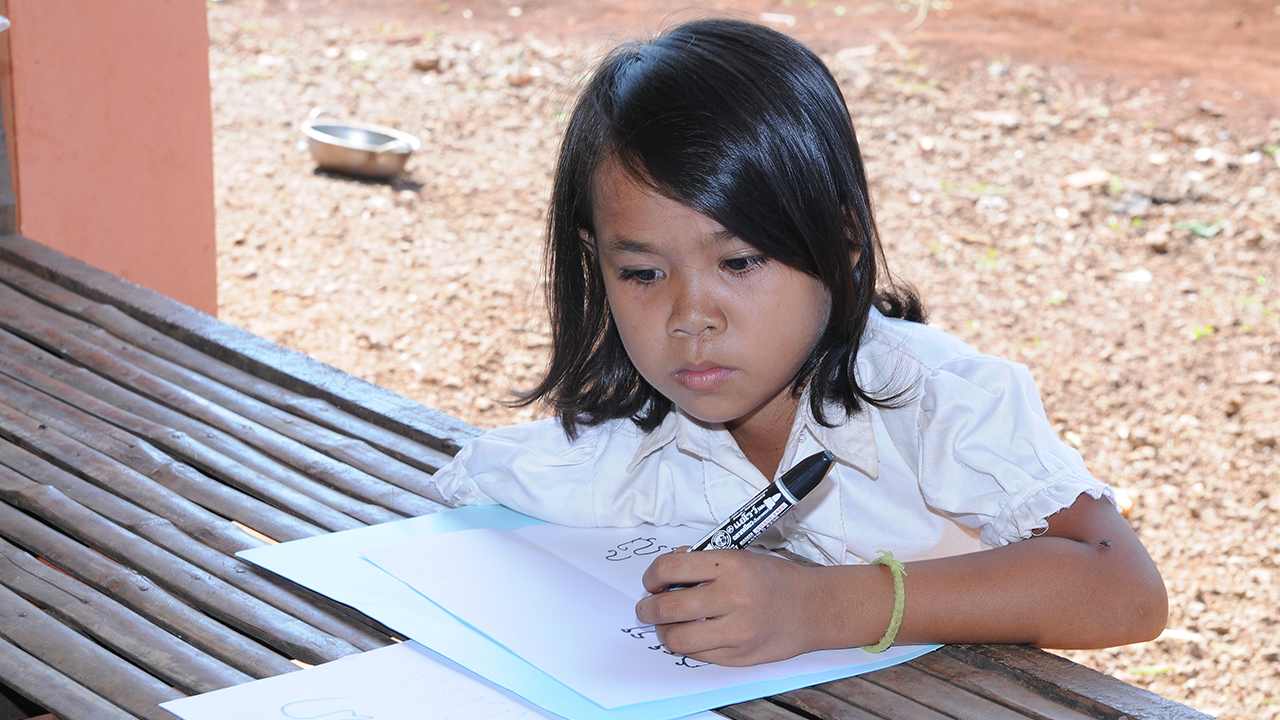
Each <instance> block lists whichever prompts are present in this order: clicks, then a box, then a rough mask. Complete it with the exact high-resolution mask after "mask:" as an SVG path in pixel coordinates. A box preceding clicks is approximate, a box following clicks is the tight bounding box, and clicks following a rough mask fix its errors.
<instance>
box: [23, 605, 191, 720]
mask: <svg viewBox="0 0 1280 720" xmlns="http://www.w3.org/2000/svg"><path fill="white" fill-rule="evenodd" d="M0 618H3V620H4V621H3V622H0V636H3V637H4V638H5V639H6V640H8V641H9V642H11V643H13V644H14V645H16V646H18V647H20V648H22V649H23V650H25V651H26V652H27V653H29V654H30V655H32V656H33V657H35V658H38V659H39V660H41V661H42V662H44V663H46V664H48V665H52V666H53V667H56V668H58V669H59V670H62V671H63V672H65V673H68V674H70V675H71V676H72V677H75V678H76V679H77V680H78V681H79V682H80V684H82V685H84V686H85V687H86V688H87V689H89V690H91V691H93V692H95V693H98V694H99V695H102V696H104V697H109V698H111V699H112V702H113V703H115V704H117V705H119V706H120V707H122V708H124V709H125V710H127V711H128V712H131V713H133V714H134V715H137V716H139V717H142V718H146V720H171V718H169V717H168V715H169V714H168V713H167V712H165V711H164V710H161V709H160V708H159V707H158V705H159V704H160V703H162V702H166V701H168V700H176V699H178V698H180V697H185V695H184V694H183V693H181V692H179V691H178V690H175V689H173V688H171V687H169V686H168V685H166V684H165V683H163V682H160V681H159V680H157V679H156V678H155V677H153V676H151V675H148V674H147V673H145V672H143V671H142V670H139V669H138V668H136V667H134V666H133V665H130V664H129V663H127V662H125V661H123V660H121V659H120V658H119V657H117V656H115V655H113V654H112V653H110V652H108V651H107V650H104V649H103V648H102V647H100V646H99V645H97V644H95V643H93V642H91V641H90V640H88V639H87V638H85V637H84V636H83V635H81V634H79V633H77V632H76V631H74V630H71V629H70V628H68V627H66V626H65V625H63V624H62V623H60V622H58V621H57V620H54V619H53V618H51V617H49V616H48V615H46V614H44V613H43V612H41V611H40V609H39V608H37V607H36V606H35V605H32V604H31V603H30V602H28V601H27V600H25V599H23V598H22V597H21V596H19V595H17V594H16V593H14V592H13V591H12V590H9V589H8V588H6V587H4V586H3V585H0Z"/></svg>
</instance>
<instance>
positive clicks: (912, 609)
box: [636, 495, 1168, 665]
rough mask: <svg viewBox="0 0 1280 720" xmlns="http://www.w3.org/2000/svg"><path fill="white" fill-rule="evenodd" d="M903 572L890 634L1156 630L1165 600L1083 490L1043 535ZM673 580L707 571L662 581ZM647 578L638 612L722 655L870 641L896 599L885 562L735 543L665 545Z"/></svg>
mask: <svg viewBox="0 0 1280 720" xmlns="http://www.w3.org/2000/svg"><path fill="white" fill-rule="evenodd" d="M906 571H907V572H906V577H905V579H904V580H905V590H906V603H905V609H904V613H903V616H902V625H901V628H900V630H899V632H898V636H897V642H898V644H917V643H961V642H971V643H1026V644H1032V645H1037V646H1041V647H1053V648H1095V647H1109V646H1113V645H1121V644H1127V643H1131V642H1139V641H1143V640H1150V639H1152V638H1154V637H1155V636H1156V635H1158V634H1159V633H1160V632H1161V631H1162V630H1163V629H1164V625H1165V620H1166V616H1167V613H1168V599H1167V596H1166V593H1165V588H1164V583H1163V581H1162V580H1161V578H1160V574H1159V572H1158V571H1157V570H1156V567H1155V563H1153V562H1152V560H1151V558H1150V556H1149V555H1148V554H1147V552H1146V550H1145V549H1144V548H1143V547H1142V544H1141V543H1140V542H1139V541H1138V538H1137V536H1136V535H1134V533H1133V531H1132V530H1130V529H1129V526H1128V524H1127V523H1126V522H1125V520H1124V519H1123V518H1122V517H1121V516H1120V514H1119V513H1118V512H1117V511H1116V510H1115V508H1114V506H1112V505H1111V503H1110V502H1107V501H1106V500H1095V499H1093V498H1091V497H1089V496H1087V495H1082V496H1080V497H1079V498H1078V499H1077V501H1076V502H1075V503H1074V504H1073V505H1072V506H1071V507H1069V508H1067V509H1065V510H1062V511H1061V512H1059V513H1058V514H1056V515H1054V516H1053V517H1051V518H1050V521H1049V529H1048V530H1047V531H1046V532H1045V533H1044V534H1043V535H1040V536H1038V537H1034V538H1029V539H1027V540H1023V541H1021V542H1016V543H1011V544H1009V545H1006V546H1003V547H999V548H995V549H991V550H985V551H982V552H976V553H969V554H965V555H957V556H953V557H949V558H942V559H936V560H924V561H919V562H911V563H907V564H906ZM676 583H703V584H702V585H699V586H698V587H692V588H686V589H681V590H676V591H672V592H662V591H663V590H664V589H665V588H666V587H667V586H668V585H671V584H676ZM645 586H646V588H648V589H649V590H650V591H651V592H654V593H655V594H654V595H651V596H650V597H648V598H645V599H644V600H642V601H641V602H640V603H639V605H637V608H636V613H637V615H638V616H639V618H640V620H642V621H644V622H647V623H653V624H655V625H658V634H659V637H660V638H661V639H662V641H663V642H664V644H666V646H667V647H668V649H670V650H671V651H673V652H677V653H681V654H686V655H690V656H691V657H693V658H694V659H697V660H701V661H705V662H713V663H717V664H722V665H753V664H757V663H762V662H771V661H774V660H781V659H784V658H788V657H792V656H794V655H798V654H800V653H804V652H810V651H813V650H824V649H834V648H848V647H861V646H864V645H871V644H874V643H876V642H877V641H879V640H880V638H881V636H882V635H883V634H884V632H885V628H886V627H887V626H888V625H889V620H890V617H891V616H892V614H893V604H894V589H893V579H892V575H891V573H890V571H889V570H888V569H887V568H885V567H883V566H879V565H847V566H834V567H803V566H800V565H796V564H794V563H790V562H788V561H785V560H782V559H780V558H777V557H771V556H765V555H758V554H755V553H750V552H743V551H709V552H697V553H672V554H668V555H663V556H661V557H659V558H658V559H656V560H655V561H654V563H653V565H652V566H651V567H650V569H649V571H648V572H647V573H646V574H645Z"/></svg>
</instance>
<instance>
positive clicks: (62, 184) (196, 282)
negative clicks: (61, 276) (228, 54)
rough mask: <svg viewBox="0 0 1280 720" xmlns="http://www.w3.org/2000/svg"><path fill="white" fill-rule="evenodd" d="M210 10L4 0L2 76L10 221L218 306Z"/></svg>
mask: <svg viewBox="0 0 1280 720" xmlns="http://www.w3.org/2000/svg"><path fill="white" fill-rule="evenodd" d="M205 12H206V11H205V3H204V0H0V14H3V15H5V16H7V17H8V18H9V19H10V20H11V21H12V23H13V26H12V27H11V28H10V29H9V30H7V31H5V32H4V33H3V35H4V36H5V37H4V38H3V42H0V64H3V65H4V66H5V67H3V68H0V82H2V83H3V85H4V88H3V90H4V97H3V100H4V114H5V127H6V134H7V135H8V138H7V139H8V140H9V141H10V142H9V147H10V150H11V154H10V162H11V167H12V171H13V181H14V182H13V186H14V192H15V193H16V194H17V196H18V232H19V234H21V235H25V236H26V237H28V238H31V239H32V240H35V241H36V242H39V243H42V244H44V245H47V246H49V247H52V248H55V249H57V250H59V251H60V252H63V253H65V254H67V255H71V256H72V257H75V258H78V259H80V260H83V261H85V262H87V263H89V264H90V265H94V266H96V267H98V268H101V269H103V270H106V271H108V272H110V273H113V274H115V275H119V276H121V277H124V278H126V279H128V280H132V281H133V282H136V283H138V284H139V285H143V286H146V287H149V288H151V289H153V290H156V291H158V292H161V293H163V294H165V295H168V296H170V297H173V298H176V299H177V300H180V301H182V302H184V303H187V304H188V305H191V306H193V307H195V308H196V309H198V310H202V311H204V312H207V313H209V314H214V313H215V312H216V311H217V306H218V303H217V255H216V242H215V224H214V199H213V124H212V117H211V107H210V99H209V31H208V26H207V24H206V16H205ZM4 45H7V46H8V52H7V53H6V52H4Z"/></svg>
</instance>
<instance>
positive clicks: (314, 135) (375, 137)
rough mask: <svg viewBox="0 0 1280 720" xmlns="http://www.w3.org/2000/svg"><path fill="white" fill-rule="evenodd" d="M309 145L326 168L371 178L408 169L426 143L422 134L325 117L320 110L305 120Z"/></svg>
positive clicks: (304, 124)
mask: <svg viewBox="0 0 1280 720" xmlns="http://www.w3.org/2000/svg"><path fill="white" fill-rule="evenodd" d="M302 134H303V135H306V136H307V147H308V148H310V150H311V157H313V158H315V161H316V164H317V165H319V166H320V167H321V168H323V169H325V170H333V171H336V172H341V173H347V174H349V175H360V176H362V177H371V178H390V177H395V176H396V175H399V174H400V173H402V172H404V166H405V163H407V162H408V161H409V156H410V155H412V154H413V153H414V151H415V150H418V149H419V148H420V147H422V145H421V143H419V142H418V138H416V137H414V136H412V135H410V134H409V133H406V132H401V131H399V130H395V129H393V128H389V127H383V126H382V125H373V124H371V123H362V122H357V121H355V120H339V119H337V118H334V117H324V113H323V112H321V111H319V109H317V110H313V111H312V112H311V117H310V118H308V119H307V120H304V121H303V123H302Z"/></svg>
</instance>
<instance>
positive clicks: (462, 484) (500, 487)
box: [428, 420, 638, 527]
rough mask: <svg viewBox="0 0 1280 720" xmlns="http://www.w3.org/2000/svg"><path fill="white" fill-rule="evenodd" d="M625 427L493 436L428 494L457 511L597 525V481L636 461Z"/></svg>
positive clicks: (543, 426)
mask: <svg viewBox="0 0 1280 720" xmlns="http://www.w3.org/2000/svg"><path fill="white" fill-rule="evenodd" d="M628 425H630V423H626V424H623V423H610V424H607V425H606V426H597V427H592V428H587V429H585V431H584V432H582V433H581V434H580V435H579V436H578V437H576V438H573V439H569V438H567V437H566V436H565V434H564V430H563V429H562V427H561V425H560V423H559V422H557V421H555V420H539V421H535V422H530V423H523V424H520V425H512V426H510V427H504V428H499V429H497V430H493V431H491V432H488V433H486V434H484V435H482V436H480V437H478V438H476V439H474V440H472V441H471V442H469V443H467V445H466V446H464V447H463V448H462V450H460V451H459V452H458V454H457V455H456V456H455V457H454V459H453V462H451V463H449V464H448V465H446V466H444V467H442V468H440V470H438V471H437V472H436V474H435V475H434V476H433V477H432V482H431V487H430V489H429V493H428V494H429V496H431V497H432V499H434V500H437V501H438V502H442V503H444V504H446V505H450V506H453V507H457V506H460V505H484V504H495V503H496V504H501V505H505V506H507V507H509V508H512V509H514V510H518V511H520V512H522V513H525V514H527V515H531V516H533V517H536V518H539V519H542V520H546V521H548V522H553V523H557V524H560V525H572V526H578V527H593V526H596V525H599V524H601V523H600V521H599V518H598V517H597V514H598V512H597V510H598V509H597V507H596V495H598V494H599V493H600V492H602V488H601V483H600V482H598V481H599V480H600V479H601V477H602V476H603V477H606V478H608V477H611V476H614V475H616V474H617V472H616V471H611V466H614V465H617V464H618V462H617V461H613V460H612V459H613V458H615V457H624V458H629V457H631V455H632V454H634V452H635V447H636V444H637V442H638V440H637V431H635V430H634V429H633V427H634V426H632V427H627V426H628Z"/></svg>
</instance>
